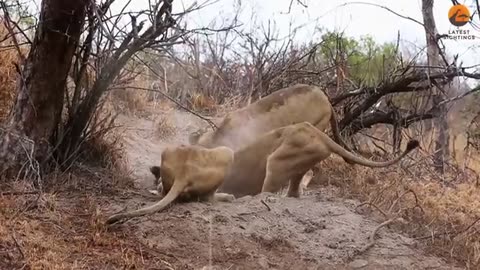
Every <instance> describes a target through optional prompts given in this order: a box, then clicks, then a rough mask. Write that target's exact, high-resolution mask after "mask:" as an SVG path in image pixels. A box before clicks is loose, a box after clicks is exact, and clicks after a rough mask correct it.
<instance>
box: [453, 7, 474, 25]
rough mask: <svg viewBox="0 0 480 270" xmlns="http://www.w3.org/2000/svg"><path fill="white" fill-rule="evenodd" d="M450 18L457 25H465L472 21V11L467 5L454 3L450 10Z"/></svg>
mask: <svg viewBox="0 0 480 270" xmlns="http://www.w3.org/2000/svg"><path fill="white" fill-rule="evenodd" d="M448 19H449V20H450V23H451V24H453V25H455V26H464V25H465V24H467V23H468V22H469V21H470V11H469V10H468V8H467V7H466V6H465V5H461V4H458V5H454V6H452V7H451V8H450V10H449V11H448Z"/></svg>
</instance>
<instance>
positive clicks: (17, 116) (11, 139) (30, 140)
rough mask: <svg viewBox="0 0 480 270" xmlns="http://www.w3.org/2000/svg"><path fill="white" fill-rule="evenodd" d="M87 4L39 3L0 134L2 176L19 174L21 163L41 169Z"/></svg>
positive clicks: (58, 0) (77, 0)
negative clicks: (13, 98)
mask: <svg viewBox="0 0 480 270" xmlns="http://www.w3.org/2000/svg"><path fill="white" fill-rule="evenodd" d="M87 4H88V1H87V0H75V1H65V0H43V1H42V6H41V13H40V20H39V24H38V26H37V29H36V33H35V39H34V41H33V44H32V47H31V48H30V52H29V55H28V58H27V59H26V62H25V63H23V68H22V72H21V73H22V74H21V75H20V76H19V78H18V86H17V87H18V89H17V93H18V94H17V99H16V102H15V105H14V107H13V109H12V111H11V113H10V117H9V121H8V124H7V128H6V129H5V130H0V134H1V135H3V136H1V140H0V173H1V174H2V175H6V174H9V175H10V174H11V173H16V172H18V170H19V169H20V168H21V167H22V165H24V164H25V162H26V161H30V163H35V164H38V162H39V163H43V162H44V161H45V160H47V159H48V158H49V156H50V138H51V136H52V135H53V133H54V131H55V130H56V128H57V126H58V124H59V122H60V118H61V114H62V108H63V100H64V93H65V84H66V78H67V74H68V71H69V69H70V64H71V60H72V57H73V54H74V51H75V48H76V46H77V43H78V39H79V37H80V33H81V30H82V26H83V23H84V19H85V10H86V7H87ZM2 133H3V134H2ZM24 168H25V166H24ZM37 169H38V168H37Z"/></svg>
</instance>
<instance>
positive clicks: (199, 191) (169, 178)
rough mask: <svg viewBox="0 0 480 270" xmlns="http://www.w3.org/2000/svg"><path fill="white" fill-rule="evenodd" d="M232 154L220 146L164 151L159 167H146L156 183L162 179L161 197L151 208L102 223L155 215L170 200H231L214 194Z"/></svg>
mask: <svg viewBox="0 0 480 270" xmlns="http://www.w3.org/2000/svg"><path fill="white" fill-rule="evenodd" d="M233 155H234V152H233V150H231V149H230V148H228V147H224V146H220V147H215V148H211V149H207V148H204V147H200V146H186V145H180V146H177V147H168V148H166V149H165V150H164V151H163V152H162V154H161V164H160V167H159V166H152V167H150V172H151V173H152V174H153V175H154V176H155V178H156V180H157V181H158V179H160V178H161V179H162V196H163V198H162V199H161V200H160V201H158V202H157V203H155V204H153V205H151V206H147V207H144V208H141V209H138V210H134V211H131V212H126V213H119V214H115V215H112V216H110V217H109V218H108V219H107V221H106V224H113V223H116V222H118V221H120V220H126V219H130V218H133V217H138V216H143V215H150V214H153V213H156V212H159V211H161V210H163V209H164V208H165V207H167V206H168V205H169V204H170V203H172V202H174V201H179V202H185V201H193V200H198V201H223V202H229V201H232V200H233V199H234V196H233V195H230V194H223V193H216V190H217V188H218V187H219V186H220V185H221V184H222V182H223V180H224V178H225V175H226V174H227V172H228V170H229V169H230V167H231V165H232V164H233Z"/></svg>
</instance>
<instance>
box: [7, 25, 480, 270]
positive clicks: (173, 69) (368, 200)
mask: <svg viewBox="0 0 480 270" xmlns="http://www.w3.org/2000/svg"><path fill="white" fill-rule="evenodd" d="M5 20H6V18H5V16H4V17H0V22H1V23H2V26H0V40H1V42H0V121H3V122H5V121H6V120H7V119H8V112H9V111H10V109H11V108H12V106H13V104H14V101H15V97H16V94H17V93H16V89H17V88H16V83H17V78H18V67H19V65H20V61H21V57H19V54H23V55H27V54H28V50H29V45H28V44H27V45H22V46H18V40H21V37H18V36H21V35H17V39H18V40H15V39H13V38H12V35H11V33H12V29H9V27H11V24H7V23H6V22H5ZM235 24H236V21H235V20H234V22H232V23H230V24H229V25H228V26H223V27H221V29H222V30H221V31H214V32H208V31H205V32H197V31H192V32H191V33H188V35H186V34H185V35H183V33H182V35H183V36H182V42H181V43H182V44H181V47H180V45H179V47H171V48H169V49H165V50H164V49H163V48H162V49H161V50H160V49H158V48H155V47H154V46H153V47H151V48H146V49H145V50H142V51H138V52H137V53H136V54H135V55H134V57H132V58H131V59H130V60H129V61H128V63H127V64H126V65H125V67H124V68H123V69H122V71H121V72H120V73H119V75H118V76H117V77H116V78H115V80H114V81H113V82H112V83H111V84H109V85H108V89H107V90H106V91H105V94H104V95H102V97H101V99H100V100H99V104H98V106H97V109H96V110H95V113H94V115H93V116H92V117H91V119H90V120H89V129H88V131H87V134H85V137H84V138H85V143H84V144H82V145H81V146H80V147H79V148H78V149H77V150H76V151H74V155H71V156H69V157H68V158H65V159H64V160H69V161H70V162H68V168H67V169H65V168H64V167H62V166H59V168H58V169H56V170H53V171H52V172H51V173H49V174H48V176H46V177H44V178H43V182H42V188H43V190H41V192H38V186H37V187H35V188H34V187H33V186H34V184H35V183H32V182H31V181H28V179H22V178H19V179H17V181H14V182H13V183H10V184H5V185H3V187H4V188H3V190H6V192H4V193H1V195H0V220H1V222H0V224H1V225H0V254H3V255H4V256H6V257H8V256H9V257H8V258H10V259H7V260H5V261H4V262H3V263H7V264H6V265H9V266H10V267H14V268H15V267H20V266H21V265H22V263H21V262H27V264H28V267H30V268H31V269H45V268H47V269H64V268H69V267H70V268H71V267H73V268H82V267H86V266H88V265H91V264H92V262H94V261H97V262H98V261H108V262H111V263H112V264H115V265H124V266H130V267H135V265H142V264H143V265H145V260H148V261H152V262H153V260H167V261H168V260H169V259H171V257H172V256H173V257H174V256H175V254H173V255H172V254H162V255H159V254H156V253H155V251H152V250H149V249H148V247H143V248H144V249H145V250H144V252H145V254H143V253H142V252H141V251H142V247H140V248H139V246H138V245H137V242H136V241H135V240H134V239H133V238H132V236H131V235H128V234H122V235H112V234H110V233H108V232H106V230H105V228H103V227H102V225H101V213H100V210H99V209H100V208H99V206H98V204H100V202H104V201H106V200H108V198H109V196H110V194H114V193H115V194H117V193H118V192H125V191H123V190H135V189H134V188H133V181H132V180H131V179H130V178H129V175H130V174H131V171H129V170H131V166H130V165H131V164H132V162H133V161H131V160H128V159H127V158H126V156H128V153H127V150H126V148H125V147H124V145H123V144H124V142H123V141H122V139H123V137H124V136H125V132H126V131H125V129H128V126H126V124H125V123H126V122H125V121H124V120H122V119H130V122H132V121H133V122H136V121H141V119H149V120H152V121H153V122H154V126H152V127H151V130H152V131H154V133H155V135H157V136H158V137H157V138H156V139H155V140H158V141H162V140H163V141H168V140H169V139H171V138H172V137H175V136H180V135H178V132H179V131H178V129H177V128H176V127H177V125H176V122H177V121H178V119H177V118H176V116H175V113H174V112H176V111H183V112H186V114H191V115H192V117H193V118H198V117H197V115H198V116H199V117H202V118H207V119H211V120H212V121H213V122H215V121H216V119H218V118H219V117H221V116H222V115H224V114H225V113H226V112H228V111H231V110H234V109H237V108H240V107H243V106H245V105H247V104H249V103H250V102H253V101H255V100H256V99H258V98H261V97H262V96H265V95H267V94H269V93H272V92H273V91H275V90H278V89H280V88H283V87H287V86H290V85H292V84H295V83H308V84H315V85H320V86H322V87H323V88H324V89H325V91H326V93H327V94H328V95H329V97H330V99H331V100H332V102H333V103H334V105H335V110H336V112H337V114H338V115H339V121H340V126H341V127H342V128H343V129H344V130H343V134H344V136H346V137H348V138H349V140H348V141H349V143H351V144H352V145H353V146H354V148H355V150H356V152H357V153H358V154H362V155H364V156H366V157H369V158H372V159H384V158H388V157H391V156H392V153H395V152H397V151H399V149H400V148H403V146H404V143H405V142H406V141H408V138H416V139H419V140H421V150H419V151H417V152H416V153H414V154H412V155H410V156H409V157H408V158H405V160H404V161H403V162H402V163H401V164H399V165H398V166H393V167H391V168H385V169H369V168H363V167H359V166H355V167H350V166H348V165H347V164H344V163H343V161H342V160H341V159H337V158H331V159H329V160H327V161H325V162H324V164H322V166H321V168H322V169H321V175H316V176H314V179H313V180H312V183H311V189H315V188H321V187H322V186H334V187H336V188H335V194H336V195H337V196H341V197H342V198H345V199H352V198H353V199H357V200H360V201H361V202H362V203H361V204H360V205H359V206H358V211H360V212H362V213H369V214H371V215H372V216H373V217H375V218H377V219H378V220H380V221H382V222H383V221H391V222H392V223H391V226H392V227H393V228H395V229H397V230H399V231H401V232H403V233H406V234H408V235H410V236H411V237H412V238H414V239H417V240H419V241H420V243H421V247H422V248H424V249H426V250H429V251H430V252H432V253H434V254H436V255H440V256H444V257H446V258H450V259H452V260H456V261H459V262H461V263H462V264H464V265H466V266H468V267H470V268H471V269H476V268H477V267H479V266H480V235H479V232H478V228H479V226H480V225H479V224H477V223H478V221H479V220H480V193H479V192H480V191H479V182H478V181H479V179H478V177H479V174H480V155H479V151H480V109H479V108H478V104H479V101H480V95H478V93H476V92H475V91H477V90H478V85H479V84H478V83H476V87H470V86H469V85H468V84H466V83H465V82H464V81H463V79H464V78H465V77H470V78H473V79H477V80H478V79H479V78H480V75H479V73H478V72H477V70H475V69H474V68H472V69H465V68H462V67H459V66H458V65H456V63H455V62H454V61H453V59H454V57H453V56H447V55H445V57H446V58H447V59H449V60H448V61H445V62H446V63H453V64H449V65H444V66H443V68H442V69H440V70H438V71H436V72H433V73H432V74H429V76H426V74H427V73H428V72H430V71H429V70H428V69H427V68H425V66H428V63H427V60H426V58H425V55H424V54H422V53H421V52H417V51H410V50H405V49H403V50H402V49H399V46H398V44H397V43H396V42H392V43H388V44H377V43H375V41H374V40H373V39H371V38H369V37H366V38H365V39H363V40H355V39H354V38H350V37H347V36H344V35H343V34H342V33H338V32H325V34H324V35H323V37H322V40H319V41H309V42H305V43H298V42H296V41H294V35H295V33H292V34H291V35H290V36H288V37H285V38H281V37H279V35H278V33H276V32H275V31H274V30H273V28H270V26H267V27H266V28H257V30H255V31H253V30H252V31H250V32H249V31H245V30H243V31H241V30H237V29H236V28H235ZM319 31H322V30H321V29H319ZM100 32H101V31H100ZM207 33H208V34H207ZM107 39H108V38H107ZM24 41H25V40H24ZM84 41H85V40H84ZM85 42H86V41H85ZM438 42H440V41H438ZM85 44H86V43H85ZM234 44H235V45H234ZM177 48H178V49H177ZM78 53H79V54H78V55H76V56H75V57H74V59H78V58H80V57H81V56H82V55H85V51H84V50H83V51H81V50H80V51H79V52H78ZM106 57H107V56H106ZM107 58H108V57H107ZM107 60H108V59H107ZM88 61H89V62H88V64H87V65H85V67H84V68H82V66H83V65H82V64H81V63H80V64H79V63H77V65H75V63H73V64H72V68H71V74H70V75H69V77H68V85H67V87H68V89H67V92H68V93H69V94H68V95H67V96H66V97H65V98H66V100H68V101H66V102H65V110H64V112H63V113H64V115H63V118H64V119H65V121H67V119H68V118H69V117H70V116H71V113H72V109H71V107H69V106H76V105H73V103H72V102H73V100H75V99H78V100H82V98H85V97H86V96H87V94H88V92H89V91H92V89H94V88H92V87H94V85H95V82H96V81H98V80H99V78H100V77H99V73H101V71H102V67H103V66H104V65H106V64H105V62H108V61H106V60H105V59H103V58H102V56H101V55H94V54H92V55H91V56H90V58H89V59H88ZM102 65H103V66H102ZM460 70H461V71H462V72H461V74H460V72H459V71H460ZM432 80H433V81H434V82H432ZM434 87H439V88H446V89H448V90H449V91H447V94H446V96H445V97H444V99H443V103H444V104H447V107H448V114H447V115H446V117H445V119H446V120H447V123H448V135H449V136H448V145H447V148H448V150H447V151H446V152H447V154H446V155H445V159H444V160H442V166H441V168H440V169H439V167H438V164H435V158H436V155H435V153H434V152H435V149H436V145H435V141H436V138H437V132H438V128H437V127H438V124H437V123H436V122H435V121H434V120H432V118H434V117H435V115H436V112H437V110H438V102H434V101H432V100H433V98H434V97H433V96H434V92H433V90H432V89H433V88H434ZM76 92H78V93H79V96H78V97H77V98H75V97H74V96H75V93H76ZM470 92H471V93H470ZM466 93H469V94H468V95H467V94H466ZM362 107H364V108H362ZM198 120H199V123H202V125H203V126H207V125H208V123H207V121H204V120H202V119H201V118H198ZM72 159H74V160H75V162H71V160H72ZM434 165H435V166H436V167H435V166H434ZM140 169H141V168H140ZM145 170H146V169H145ZM120 176H121V177H120ZM37 184H38V183H37ZM7 190H13V191H7ZM32 190H37V191H32ZM28 192H31V193H32V194H28ZM132 192H134V191H132ZM17 193H18V194H17ZM85 194H86V195H85ZM72 199H77V200H72ZM72 201H73V202H72ZM32 209H34V210H32ZM32 211H34V212H32ZM64 213H69V214H64ZM398 218H401V219H402V220H403V222H397V219H398ZM41 220H48V223H41V222H39V221H41ZM46 224H47V225H46ZM12 228H14V229H12ZM61 228H69V230H73V231H76V232H81V235H82V236H81V237H80V238H79V239H69V240H68V237H67V236H66V235H68V233H69V232H68V231H63V230H65V229H61ZM53 232H56V233H53ZM20 236H21V237H22V238H23V239H24V240H23V241H22V243H21V244H20V243H19V241H18V240H17V238H19V237H20ZM69 241H70V242H69ZM75 246H77V248H74V249H73V250H72V248H73V247H75ZM102 246H103V247H108V248H106V249H109V248H112V249H111V250H112V252H111V253H109V252H105V249H103V248H102ZM119 246H120V247H121V248H120V249H118V247H119ZM48 247H51V248H50V249H49V248H48ZM82 247H92V249H93V251H92V253H90V254H89V255H88V256H87V259H85V260H83V261H82V260H75V261H69V260H68V259H66V258H67V257H68V256H67V255H66V254H67V253H69V252H70V253H71V252H73V253H78V254H79V256H80V255H81V253H82ZM113 247H117V249H115V248H113ZM5 254H7V255H8V256H7V255H5ZM62 258H64V260H62ZM89 260H91V261H89ZM53 261H55V262H56V263H53V264H52V262H53ZM27 264H25V265H27ZM82 264H83V265H82ZM93 265H95V264H94V263H93ZM137 267H138V266H137ZM170 269H173V268H170Z"/></svg>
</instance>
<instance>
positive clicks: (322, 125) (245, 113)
mask: <svg viewBox="0 0 480 270" xmlns="http://www.w3.org/2000/svg"><path fill="white" fill-rule="evenodd" d="M301 122H309V123H311V124H312V125H314V126H315V127H317V128H318V129H319V130H321V131H325V130H326V128H327V126H328V123H329V122H330V125H331V128H332V131H333V137H334V139H335V141H336V142H337V143H339V144H340V145H342V146H343V147H345V148H346V149H350V148H348V146H347V145H346V144H345V142H344V141H343V140H342V138H341V136H340V133H339V130H338V123H337V120H336V117H335V111H334V110H333V108H332V105H331V104H330V101H329V100H328V97H327V95H325V93H324V92H323V91H322V89H320V88H319V87H318V86H313V85H307V84H296V85H293V86H291V87H287V88H283V89H280V90H278V91H276V92H273V93H272V94H270V95H268V96H265V97H263V98H261V99H260V100H257V101H256V102H254V103H252V104H250V105H248V106H246V107H244V108H241V109H238V110H236V111H233V112H230V113H228V114H227V115H226V116H225V117H224V119H223V121H221V122H220V124H219V126H218V129H216V130H210V131H207V129H200V130H198V131H196V132H193V133H191V134H190V136H189V142H190V144H192V145H201V146H204V147H207V148H210V147H216V146H227V147H229V148H231V149H233V150H234V151H236V150H238V149H239V148H241V147H243V146H245V145H247V144H249V143H252V142H253V141H255V140H256V139H257V138H258V137H259V135H261V134H264V133H266V132H269V131H271V130H274V129H276V128H279V127H284V126H288V125H292V124H297V123H301Z"/></svg>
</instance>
